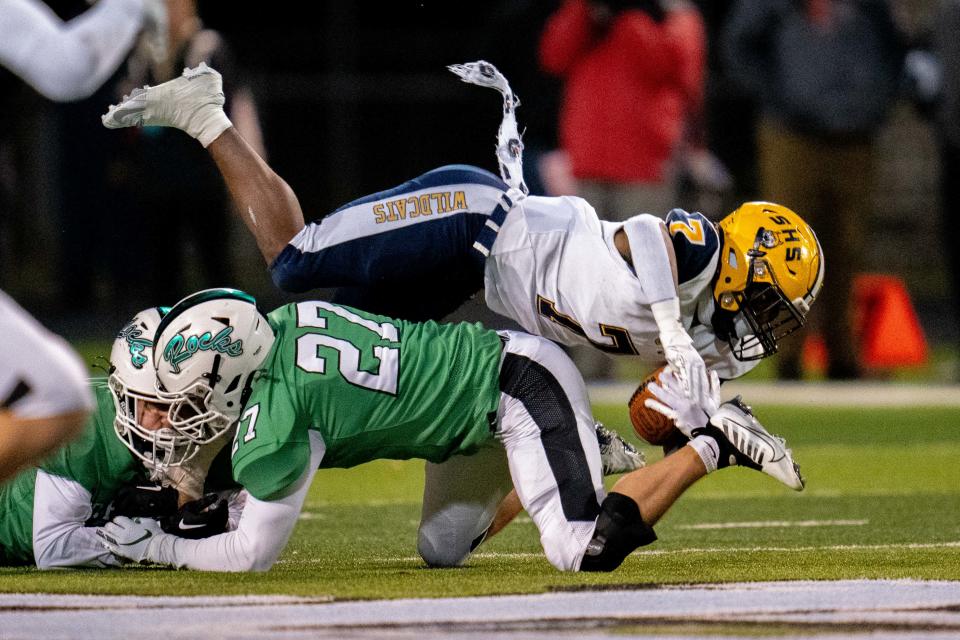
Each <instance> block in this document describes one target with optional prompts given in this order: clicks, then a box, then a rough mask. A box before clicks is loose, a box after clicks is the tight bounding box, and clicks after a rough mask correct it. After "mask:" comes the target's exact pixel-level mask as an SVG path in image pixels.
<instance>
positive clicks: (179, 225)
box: [101, 0, 264, 306]
mask: <svg viewBox="0 0 960 640" xmlns="http://www.w3.org/2000/svg"><path fill="white" fill-rule="evenodd" d="M166 4H167V12H168V15H169V22H170V28H169V34H170V39H169V43H168V51H169V56H168V57H166V58H165V59H163V60H160V61H154V60H153V58H152V57H151V56H150V55H149V51H148V50H147V49H146V48H144V47H142V46H141V47H139V48H138V49H137V50H136V51H135V52H134V54H133V55H132V56H131V57H130V59H129V60H128V62H127V67H126V73H125V75H124V76H123V78H122V79H121V81H120V83H119V85H118V89H117V97H118V98H119V97H120V95H122V94H128V93H130V91H132V90H133V89H134V88H136V87H139V86H143V85H145V84H159V83H161V82H165V81H167V80H170V79H172V78H174V77H176V76H178V75H180V73H181V72H182V71H183V69H184V67H195V66H197V65H198V64H199V63H200V62H206V63H207V64H209V65H211V66H213V67H215V68H216V69H218V70H219V71H220V72H221V73H222V74H223V76H224V83H223V84H224V86H225V87H226V90H225V96H226V110H227V113H228V114H229V116H230V119H231V120H232V121H233V123H234V125H235V126H236V127H237V129H238V130H239V131H240V132H241V134H242V135H243V136H244V138H245V139H247V140H249V141H250V144H252V145H253V146H254V147H255V150H256V151H257V152H258V153H260V154H264V150H263V137H262V135H261V132H260V125H259V120H258V117H257V109H256V105H255V103H254V100H253V94H252V92H251V91H250V89H249V86H248V84H247V83H246V82H245V80H244V79H243V78H242V77H241V76H240V75H239V72H238V70H237V68H236V65H235V64H234V62H233V58H232V56H231V53H230V50H229V48H228V46H227V44H226V42H225V41H224V39H223V37H222V36H221V35H220V34H219V33H218V32H216V31H214V30H211V29H206V28H204V26H203V24H202V22H201V20H200V17H199V15H198V13H197V3H196V0H167V3H166ZM102 111H103V108H101V112H102ZM248 136H249V137H248ZM119 144H120V148H119V149H118V150H117V151H116V152H115V154H114V162H113V163H112V169H111V172H110V180H111V181H112V183H113V185H114V188H115V189H116V193H117V201H118V202H119V204H120V207H121V208H122V209H123V210H124V213H123V214H122V215H121V217H122V219H121V220H118V224H119V225H121V226H122V228H123V231H122V232H121V233H122V235H123V236H124V237H128V238H136V237H142V238H153V239H154V240H153V241H150V242H129V243H126V244H125V245H123V246H122V247H121V248H120V250H121V251H124V252H125V255H123V256H121V257H120V260H119V262H120V263H121V264H122V265H126V268H125V269H124V271H123V277H124V278H125V279H126V281H127V287H128V291H130V292H131V294H132V295H135V296H141V297H142V298H143V299H142V301H140V302H138V303H137V305H140V306H143V305H145V304H156V301H157V300H160V301H164V300H177V299H178V298H180V297H182V295H183V294H184V293H185V292H187V291H188V290H191V289H196V288H197V287H198V286H199V287H201V288H205V287H213V286H225V285H230V284H233V282H232V281H233V269H232V263H231V256H230V255H229V248H230V244H231V243H230V240H229V238H230V229H231V227H232V220H231V217H230V215H229V207H230V206H231V204H230V199H229V196H228V194H227V192H226V187H225V185H224V184H223V181H222V179H221V178H220V175H219V173H218V171H217V168H216V166H215V165H214V164H213V162H212V161H211V160H210V158H209V156H208V155H207V154H206V153H205V152H204V150H203V148H202V147H199V146H198V145H197V144H196V143H195V142H194V141H193V140H192V139H190V138H189V137H188V136H185V135H183V133H182V132H180V131H176V130H174V129H167V128H162V127H144V128H141V129H130V130H128V132H127V135H126V136H125V137H122V138H121V142H120V143H119ZM186 167H189V170H187V169H185V168H186ZM187 248H189V253H188V252H187ZM192 265H196V266H198V267H199V270H200V272H201V274H202V275H200V277H199V278H197V277H196V276H195V275H194V274H193V273H186V272H185V269H187V268H189V267H190V266H192Z"/></svg>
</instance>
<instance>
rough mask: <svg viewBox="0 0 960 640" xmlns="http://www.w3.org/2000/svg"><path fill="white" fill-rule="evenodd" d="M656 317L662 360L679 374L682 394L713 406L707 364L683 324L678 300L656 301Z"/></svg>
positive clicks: (678, 378) (654, 312)
mask: <svg viewBox="0 0 960 640" xmlns="http://www.w3.org/2000/svg"><path fill="white" fill-rule="evenodd" d="M650 309H651V311H653V317H654V319H655V320H656V322H657V328H658V329H659V330H660V346H662V347H663V357H664V359H665V360H666V361H667V364H669V365H670V368H671V369H673V371H674V373H676V374H677V380H678V381H679V382H680V385H681V387H682V389H683V394H684V395H685V396H686V397H687V398H688V399H689V400H692V401H693V402H698V403H700V405H701V406H702V407H704V408H707V406H708V405H709V403H710V394H711V390H710V381H709V380H708V379H707V365H706V364H704V362H703V357H702V356H701V355H700V354H699V353H698V352H697V350H696V349H694V347H693V338H691V337H690V334H689V333H687V330H686V329H684V328H683V325H682V324H680V301H679V300H678V299H677V298H672V299H669V300H663V301H661V302H655V303H653V304H651V305H650Z"/></svg>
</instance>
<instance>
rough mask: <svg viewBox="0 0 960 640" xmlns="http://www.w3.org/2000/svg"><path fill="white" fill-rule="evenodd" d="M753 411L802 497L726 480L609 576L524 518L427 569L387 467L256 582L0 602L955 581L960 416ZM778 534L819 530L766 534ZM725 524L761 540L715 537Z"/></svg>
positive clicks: (94, 585)
mask: <svg viewBox="0 0 960 640" xmlns="http://www.w3.org/2000/svg"><path fill="white" fill-rule="evenodd" d="M596 413H597V416H598V418H600V419H601V420H603V421H604V422H606V423H607V424H608V425H621V424H628V423H627V419H626V411H625V409H624V408H621V407H606V406H601V407H597V408H596ZM757 413H758V415H759V416H760V418H761V420H762V421H764V422H765V423H766V424H768V425H775V428H773V429H772V430H773V431H776V432H779V433H780V434H781V435H783V436H785V437H786V438H787V440H788V442H789V443H790V444H791V446H792V447H793V450H794V454H795V457H796V458H797V460H798V461H799V462H800V463H801V466H802V469H803V472H804V475H805V477H806V478H807V489H806V490H805V491H804V492H802V493H794V492H792V491H790V490H788V489H786V488H784V487H782V486H781V485H779V484H778V483H776V482H775V481H774V480H773V479H771V478H769V477H767V476H764V475H761V474H758V473H756V472H752V471H747V470H742V469H733V470H724V471H720V472H718V473H716V474H714V475H712V476H709V477H707V478H706V479H704V480H703V481H701V482H700V483H699V484H698V485H696V486H695V487H694V488H693V489H692V490H691V491H690V492H688V494H687V495H685V496H684V497H683V498H681V501H680V502H679V503H678V504H677V505H676V507H675V508H674V509H673V510H672V511H671V512H670V513H668V514H667V516H666V517H665V518H664V520H663V521H662V522H661V523H660V524H659V525H658V527H657V532H658V534H659V536H660V540H659V541H658V542H656V543H655V544H654V545H651V546H650V547H646V548H645V549H644V550H643V552H641V553H639V554H637V555H635V556H632V557H630V558H628V560H627V561H626V562H625V563H624V565H623V566H622V567H621V568H620V569H619V570H618V571H616V572H614V573H612V574H605V575H596V574H589V575H588V574H569V575H568V574H561V573H559V572H557V571H555V570H554V569H553V568H552V567H551V566H550V565H549V564H548V563H547V561H546V559H545V558H544V557H543V555H542V552H541V550H540V547H539V542H538V537H537V532H536V529H535V527H534V526H533V524H532V523H530V521H529V520H528V519H527V518H525V517H524V518H522V519H521V520H519V521H518V522H516V523H514V524H512V525H511V526H510V527H508V528H507V530H505V531H504V532H503V534H501V535H500V536H498V537H496V538H494V539H492V540H490V541H488V542H487V543H485V544H484V545H483V546H482V547H480V549H479V550H478V554H477V555H476V556H475V557H474V558H472V559H471V560H470V562H469V564H468V566H466V567H464V568H462V569H455V570H431V569H427V568H425V567H424V566H423V564H422V563H421V561H420V560H419V558H417V557H416V550H415V541H416V529H417V523H418V520H419V515H420V511H419V503H420V495H421V490H422V487H421V483H422V477H423V472H422V463H420V462H417V461H414V462H391V461H384V462H378V463H373V464H369V465H365V466H363V467H360V468H357V469H352V470H346V471H340V470H324V471H321V472H320V473H319V475H318V476H317V479H316V481H315V482H314V486H313V488H312V492H311V494H310V497H309V498H308V502H307V505H306V508H305V515H304V518H303V519H302V520H301V521H300V523H299V525H298V528H297V530H296V531H295V533H294V535H293V539H292V540H291V543H290V545H289V546H288V548H287V550H286V551H285V552H284V554H283V556H282V557H281V561H280V563H279V564H278V565H277V566H276V567H275V568H274V569H273V570H272V571H270V572H268V573H266V574H248V575H230V574H209V573H208V574H204V573H200V572H189V571H174V570H168V569H160V568H126V569H123V570H118V571H59V572H46V573H41V572H38V571H35V570H29V569H5V570H0V591H3V592H51V593H110V594H156V595H173V594H177V595H189V594H240V593H258V594H268V593H269V594H296V595H306V596H333V597H335V598H397V597H409V596H426V597H430V596H455V595H478V594H504V593H528V592H538V591H545V590H550V589H565V588H566V589H573V588H580V587H584V586H591V585H601V584H617V585H627V584H630V585H642V584H649V583H699V582H717V581H741V580H790V579H839V578H907V577H909V578H925V579H949V580H960V513H958V511H960V464H958V462H957V461H958V460H960V409H956V408H950V409H896V410H892V409H883V410H880V409H862V408H850V409H825V408H824V409H803V410H800V409H797V408H792V407H772V406H770V407H758V408H757ZM630 438H631V439H633V436H632V435H631V436H630ZM646 453H647V456H648V459H650V460H656V459H657V458H659V456H660V454H659V452H658V451H657V450H654V449H647V450H646ZM777 522H787V523H797V522H806V523H807V524H808V525H811V524H812V525H813V526H797V525H796V524H793V525H791V524H784V525H782V526H771V525H775V524H776V523H777ZM824 522H831V523H832V524H824ZM720 523H764V524H765V525H766V526H750V527H744V526H739V525H736V524H728V525H727V526H726V528H716V525H718V524H720ZM705 526H706V527H710V526H713V527H714V528H704V527H705Z"/></svg>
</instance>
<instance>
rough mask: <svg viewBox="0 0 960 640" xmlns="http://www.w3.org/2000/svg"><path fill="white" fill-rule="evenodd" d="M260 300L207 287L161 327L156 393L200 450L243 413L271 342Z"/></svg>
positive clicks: (176, 309)
mask: <svg viewBox="0 0 960 640" xmlns="http://www.w3.org/2000/svg"><path fill="white" fill-rule="evenodd" d="M273 341H274V334H273V329H272V328H271V327H270V324H269V323H268V322H267V319H266V317H264V315H263V314H261V313H260V311H259V310H258V309H257V305H256V301H255V300H254V299H253V298H252V297H251V296H250V295H248V294H246V293H244V292H242V291H237V290H236V289H208V290H205V291H200V292H198V293H195V294H193V295H191V296H188V297H186V298H184V299H183V300H181V301H180V302H178V303H177V304H176V305H174V307H173V308H172V309H170V312H169V313H168V314H167V315H166V317H164V319H163V321H162V322H161V323H160V327H159V328H158V329H157V338H156V344H155V347H154V357H155V359H156V360H155V362H156V371H157V396H158V397H159V398H160V399H161V400H162V401H164V402H169V403H170V409H169V411H168V418H169V420H170V425H171V427H172V428H173V429H174V430H176V432H177V433H178V434H180V435H181V436H183V437H185V438H187V439H189V440H190V442H191V444H192V445H193V446H194V447H196V448H198V447H200V446H203V445H205V444H208V443H210V442H212V441H214V440H216V439H217V438H219V437H221V436H222V435H223V434H224V433H225V432H226V431H228V430H229V429H230V427H232V426H233V424H234V423H235V422H236V421H237V419H238V418H239V417H240V412H241V410H242V409H243V405H244V403H245V402H246V400H247V397H248V396H249V394H250V388H251V385H252V384H253V380H254V377H255V375H256V373H257V371H258V369H259V368H260V365H261V364H263V361H264V359H265V358H266V357H267V354H268V353H269V352H270V348H271V346H273Z"/></svg>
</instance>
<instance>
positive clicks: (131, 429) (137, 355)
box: [107, 307, 189, 480]
mask: <svg viewBox="0 0 960 640" xmlns="http://www.w3.org/2000/svg"><path fill="white" fill-rule="evenodd" d="M166 312H167V308H165V307H151V308H149V309H144V310H143V311H141V312H140V313H138V314H137V315H135V316H134V317H133V319H132V320H131V321H130V322H128V323H127V324H126V325H124V327H123V329H121V330H120V332H119V333H117V336H116V338H114V341H113V347H112V348H111V350H110V375H109V377H108V378H107V384H108V386H109V387H110V395H111V397H112V398H113V406H114V409H115V410H116V416H115V417H114V420H113V428H114V431H116V433H117V437H119V438H120V442H122V443H123V444H124V445H126V447H127V448H128V449H130V451H131V453H133V455H135V456H136V457H137V458H139V459H140V460H142V461H143V463H144V465H146V467H147V469H149V470H150V472H151V478H152V479H153V480H159V479H160V478H161V477H162V473H163V470H164V469H166V468H168V467H172V466H178V465H180V464H183V463H184V462H185V461H186V460H187V458H186V455H187V454H188V453H189V452H188V451H187V450H186V449H185V448H184V447H183V446H182V445H184V444H186V443H188V442H189V441H187V440H185V439H183V438H178V436H177V433H176V432H175V431H174V430H173V429H169V428H163V429H156V430H153V429H147V428H145V427H144V426H143V425H142V414H143V408H144V403H147V402H149V403H156V404H163V403H162V401H161V400H160V399H159V398H157V395H156V373H155V372H154V367H153V338H154V333H156V330H157V327H158V326H159V325H160V320H161V318H163V316H164V315H165V314H166ZM178 445H179V446H178Z"/></svg>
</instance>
